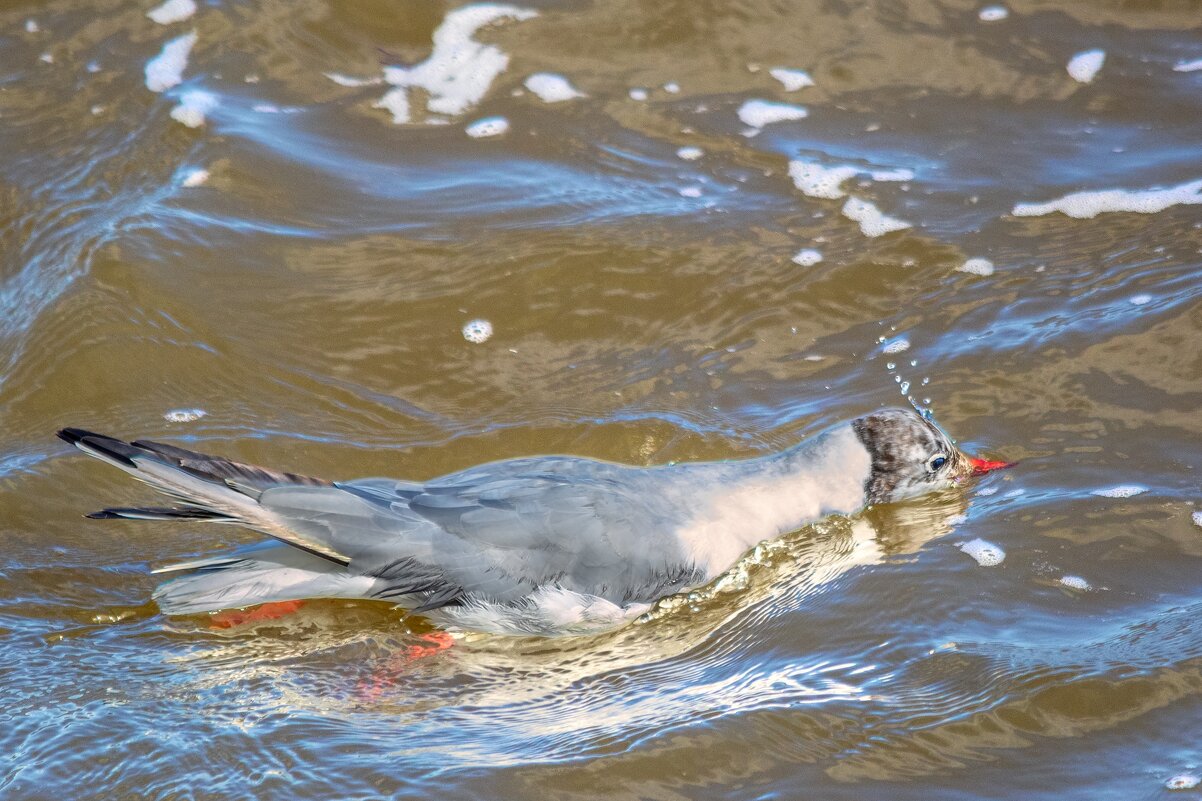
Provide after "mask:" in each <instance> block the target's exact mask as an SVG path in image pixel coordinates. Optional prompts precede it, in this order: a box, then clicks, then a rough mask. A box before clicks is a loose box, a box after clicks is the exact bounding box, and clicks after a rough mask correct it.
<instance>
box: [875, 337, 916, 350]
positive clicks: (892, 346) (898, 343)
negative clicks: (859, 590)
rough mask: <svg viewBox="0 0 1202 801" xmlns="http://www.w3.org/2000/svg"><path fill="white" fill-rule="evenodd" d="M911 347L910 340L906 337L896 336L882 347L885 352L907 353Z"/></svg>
mask: <svg viewBox="0 0 1202 801" xmlns="http://www.w3.org/2000/svg"><path fill="white" fill-rule="evenodd" d="M909 349H910V340H908V339H906V338H905V337H896V338H894V339H891V340H890V341H889V342H887V343H885V347H883V348H881V350H882V351H883V352H884V353H905V352H906V351H908V350H909Z"/></svg>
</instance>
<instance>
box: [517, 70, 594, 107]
mask: <svg viewBox="0 0 1202 801" xmlns="http://www.w3.org/2000/svg"><path fill="white" fill-rule="evenodd" d="M525 86H526V88H527V89H528V90H530V91H531V92H533V93H534V94H535V95H537V96H538V98H539V99H540V100H542V101H543V102H544V103H562V102H564V101H565V100H572V99H575V98H577V97H585V94H584V92H581V91H579V90H578V89H576V87H574V86H572V84H571V83H569V82H568V79H567V78H565V77H563V76H562V75H556V74H555V73H553V72H536V73H534V74H533V75H531V76H530V77H529V78H527V79H526V83H525Z"/></svg>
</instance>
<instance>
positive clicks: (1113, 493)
mask: <svg viewBox="0 0 1202 801" xmlns="http://www.w3.org/2000/svg"><path fill="white" fill-rule="evenodd" d="M1147 491H1148V488H1147V487H1141V486H1140V485H1139V484H1121V485H1119V486H1117V487H1110V488H1108V489H1099V490H1093V491H1092V492H1091V493H1090V495H1098V496H1100V497H1102V498H1130V497H1132V496H1134V495H1140V494H1142V493H1145V492H1147Z"/></svg>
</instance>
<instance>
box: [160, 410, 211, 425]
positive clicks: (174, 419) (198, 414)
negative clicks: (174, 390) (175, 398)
mask: <svg viewBox="0 0 1202 801" xmlns="http://www.w3.org/2000/svg"><path fill="white" fill-rule="evenodd" d="M206 414H208V412H206V411H205V410H204V409H172V410H171V411H169V412H166V413H164V414H163V419H164V420H166V421H167V422H168V423H191V422H193V421H195V420H199V419H200V418H202V417H204V416H205V415H206Z"/></svg>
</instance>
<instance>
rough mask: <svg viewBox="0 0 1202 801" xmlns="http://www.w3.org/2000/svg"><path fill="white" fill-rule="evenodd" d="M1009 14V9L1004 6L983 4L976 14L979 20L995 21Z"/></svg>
mask: <svg viewBox="0 0 1202 801" xmlns="http://www.w3.org/2000/svg"><path fill="white" fill-rule="evenodd" d="M1008 16H1010V11H1009V9H1007V8H1006V7H1005V6H985V7H984V8H982V9H981V11H980V12H979V13H978V14H977V19H979V20H981V22H997V21H998V20H1003V19H1005V18H1006V17H1008Z"/></svg>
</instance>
